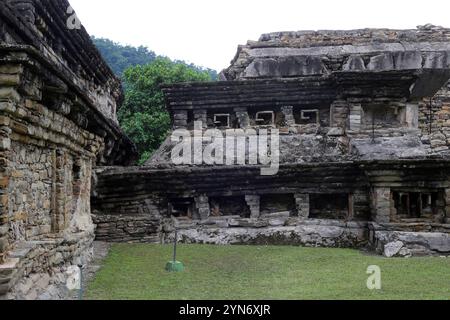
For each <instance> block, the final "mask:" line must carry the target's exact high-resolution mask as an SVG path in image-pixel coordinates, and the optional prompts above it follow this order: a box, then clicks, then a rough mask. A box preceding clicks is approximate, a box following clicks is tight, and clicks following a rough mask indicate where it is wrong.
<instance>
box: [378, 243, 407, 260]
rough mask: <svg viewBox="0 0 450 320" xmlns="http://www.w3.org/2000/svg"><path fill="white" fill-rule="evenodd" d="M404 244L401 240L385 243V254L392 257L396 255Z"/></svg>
mask: <svg viewBox="0 0 450 320" xmlns="http://www.w3.org/2000/svg"><path fill="white" fill-rule="evenodd" d="M403 246H404V244H403V242H401V241H395V242H389V243H386V244H385V245H384V252H383V254H384V256H385V257H388V258H392V257H394V256H396V255H397V254H398V253H399V252H400V250H401V249H402V248H403Z"/></svg>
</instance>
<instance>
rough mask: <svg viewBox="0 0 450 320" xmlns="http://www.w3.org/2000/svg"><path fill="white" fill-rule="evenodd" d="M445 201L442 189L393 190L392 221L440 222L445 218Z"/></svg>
mask: <svg viewBox="0 0 450 320" xmlns="http://www.w3.org/2000/svg"><path fill="white" fill-rule="evenodd" d="M445 210H446V201H445V194H444V191H443V190H412V191H411V190H393V191H392V192H391V221H392V222H403V221H409V222H412V221H414V222H426V221H432V222H437V223H438V222H441V221H442V220H444V219H445V215H446V214H445Z"/></svg>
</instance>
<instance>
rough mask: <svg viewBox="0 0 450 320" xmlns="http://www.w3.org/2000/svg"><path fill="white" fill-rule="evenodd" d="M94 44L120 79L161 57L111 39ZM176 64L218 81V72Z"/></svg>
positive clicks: (96, 40)
mask: <svg viewBox="0 0 450 320" xmlns="http://www.w3.org/2000/svg"><path fill="white" fill-rule="evenodd" d="M92 42H94V44H95V46H96V47H97V49H98V50H99V51H100V53H101V55H102V56H103V59H105V61H106V62H107V63H108V65H109V66H110V67H111V69H112V70H113V71H114V73H115V74H116V75H117V76H118V77H122V75H123V74H124V72H125V70H126V69H127V68H129V67H132V66H137V65H146V64H148V63H151V62H153V61H154V60H155V59H156V58H158V57H160V56H158V55H157V54H156V53H155V52H153V51H151V50H149V49H148V48H147V47H144V46H140V47H132V46H128V45H127V46H124V45H121V44H119V43H116V42H113V41H111V40H109V39H104V38H96V37H92ZM174 62H176V63H179V64H185V65H187V66H188V67H189V68H190V69H192V70H196V71H199V72H203V71H206V72H207V73H209V75H210V76H211V79H212V80H217V78H218V76H217V71H216V70H212V69H209V68H203V67H199V66H196V65H194V64H188V63H186V62H184V61H181V60H175V61H174Z"/></svg>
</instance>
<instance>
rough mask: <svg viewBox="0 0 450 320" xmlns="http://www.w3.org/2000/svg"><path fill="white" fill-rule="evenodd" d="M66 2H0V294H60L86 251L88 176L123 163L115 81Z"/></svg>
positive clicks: (128, 154)
mask: <svg viewBox="0 0 450 320" xmlns="http://www.w3.org/2000/svg"><path fill="white" fill-rule="evenodd" d="M69 6H70V5H69V3H68V2H67V1H60V0H58V1H56V0H49V1H34V0H28V1H26V0H23V1H16V0H3V1H1V6H0V299H2V298H15V299H38V298H39V299H50V298H58V297H59V298H62V297H63V296H64V293H65V291H64V290H66V287H65V281H66V280H67V273H66V271H67V269H68V268H69V267H70V266H74V265H75V266H76V265H78V264H86V263H87V262H88V261H89V259H90V257H91V255H92V242H93V240H94V224H93V222H92V218H91V205H90V197H91V178H92V175H93V170H94V167H95V166H97V165H113V164H115V165H126V164H129V163H131V162H132V161H133V158H135V153H136V151H135V147H134V145H133V144H132V143H131V142H130V140H129V139H128V138H127V137H126V136H125V135H124V134H123V133H122V131H121V130H120V128H119V126H118V122H117V118H116V110H117V107H118V105H119V104H120V103H121V99H122V90H121V84H120V81H119V80H118V79H117V78H116V77H115V76H114V75H113V73H112V72H111V70H110V69H109V67H108V66H107V65H106V63H105V62H104V61H103V60H102V58H101V56H100V54H99V53H98V51H97V50H96V48H95V47H94V45H93V44H92V42H91V41H90V37H89V35H88V34H87V33H86V31H85V30H84V28H82V27H81V26H80V28H79V29H70V28H68V26H67V24H66V21H67V19H69V17H70V15H69V14H68V13H67V11H68V8H69Z"/></svg>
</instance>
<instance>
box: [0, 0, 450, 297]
mask: <svg viewBox="0 0 450 320" xmlns="http://www.w3.org/2000/svg"><path fill="white" fill-rule="evenodd" d="M1 4H2V5H1V6H0V40H1V44H0V299H2V298H27V299H47V298H55V297H64V295H65V294H67V292H65V291H64V290H67V289H64V288H65V284H66V281H67V278H68V276H69V274H70V272H69V271H70V268H72V267H73V266H76V265H78V264H86V263H88V261H89V259H90V258H91V255H92V243H93V240H94V238H96V239H98V240H105V241H111V242H146V243H164V242H167V241H171V240H172V239H173V235H174V232H173V231H174V229H175V228H177V229H178V230H179V234H180V237H181V240H182V241H183V242H185V243H210V244H289V245H305V246H328V247H350V248H362V247H368V248H372V249H373V250H375V251H377V252H380V253H384V254H385V255H386V256H411V255H421V254H422V255H423V254H433V255H448V254H449V253H450V239H449V232H450V161H449V160H450V84H449V82H448V81H449V79H450V29H444V28H441V27H435V26H431V25H426V26H422V27H419V28H418V29H416V30H386V29H377V30H370V29H365V30H355V31H318V32H315V31H304V32H281V33H273V34H267V35H263V36H262V37H261V39H260V40H259V41H257V42H248V44H247V45H245V46H241V47H239V50H238V52H237V55H236V57H235V58H234V60H233V61H232V64H231V66H230V67H229V68H228V69H226V70H224V71H223V72H222V74H221V81H218V82H212V83H187V84H176V85H171V86H166V87H164V88H163V90H164V93H165V96H166V102H167V108H168V110H169V112H170V114H171V118H172V123H173V135H174V136H176V137H180V135H181V136H183V135H184V138H185V139H184V140H186V141H188V140H189V141H192V142H193V145H194V151H195V152H193V154H194V156H193V157H191V155H192V154H191V151H192V149H189V151H190V152H184V151H185V150H188V149H185V150H183V152H182V153H183V156H185V158H184V159H185V160H192V159H193V161H192V162H189V161H186V162H174V161H173V160H174V158H173V155H174V154H176V152H174V150H178V149H177V148H178V147H179V142H180V140H179V139H178V138H177V139H173V137H169V138H168V139H167V141H166V142H164V143H163V145H162V146H161V148H160V150H158V151H157V152H156V154H155V155H154V156H153V157H152V159H150V160H149V162H148V163H147V164H146V165H145V166H142V167H135V166H130V165H132V164H133V163H134V160H135V159H136V149H135V147H134V145H133V143H132V142H131V141H130V140H129V139H128V138H127V137H126V136H125V135H124V134H123V133H122V131H121V129H120V127H119V125H118V122H117V119H116V111H117V108H119V107H120V104H121V102H122V95H123V94H122V89H121V85H120V81H119V80H118V79H117V78H116V77H115V76H114V75H113V73H112V72H111V70H110V69H109V67H108V66H107V65H106V63H105V62H104V61H103V60H102V58H101V57H100V54H99V53H98V51H97V50H96V49H95V47H94V45H93V44H92V42H91V41H90V37H89V35H88V33H87V32H86V31H85V29H84V28H83V27H82V26H81V25H79V24H78V21H77V20H76V19H75V17H74V15H73V11H72V10H70V5H69V3H68V2H67V1H66V0H48V1H37V0H1ZM265 133H267V134H269V137H268V139H267V140H266V141H263V142H261V140H260V138H261V136H264V134H265ZM208 134H209V135H208ZM199 135H200V137H201V139H199V138H198V136H199ZM221 137H224V138H223V139H221ZM208 141H210V142H213V141H214V142H215V147H214V148H211V145H208ZM252 141H253V142H255V141H256V142H257V144H256V145H255V144H254V143H253V144H252V143H251V142H252ZM188 146H189V144H188ZM238 146H240V147H242V146H244V148H243V150H244V151H243V152H242V149H239V148H238ZM274 146H275V147H274ZM220 147H224V148H223V152H222V153H221V152H219V150H220ZM235 147H237V148H235ZM268 147H270V148H268ZM273 147H274V148H273ZM266 149H267V150H266ZM208 150H209V151H210V154H211V155H212V158H213V159H214V161H212V162H211V161H209V160H208V159H207V158H200V159H197V158H196V156H195V155H196V154H198V153H200V154H201V155H203V154H207V151H208ZM230 150H233V151H230ZM239 150H241V151H239ZM261 150H265V151H268V152H267V153H265V155H267V158H266V160H271V161H269V162H265V163H263V162H262V161H259V162H258V160H261V159H262V158H261V156H262V153H261V152H260V151H261ZM223 153H225V154H226V155H230V153H231V156H233V157H234V156H236V158H237V159H236V161H230V160H229V158H226V161H223V162H221V161H220V158H221V156H223ZM186 156H187V157H186ZM233 157H231V159H234V158H233ZM253 160H256V161H253ZM273 160H279V161H276V164H277V165H276V167H274V168H269V169H274V170H273V171H272V172H269V171H267V169H268V165H270V166H271V165H272V164H274V162H273ZM91 207H92V208H91Z"/></svg>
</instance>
